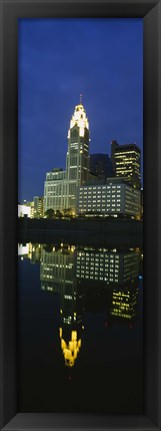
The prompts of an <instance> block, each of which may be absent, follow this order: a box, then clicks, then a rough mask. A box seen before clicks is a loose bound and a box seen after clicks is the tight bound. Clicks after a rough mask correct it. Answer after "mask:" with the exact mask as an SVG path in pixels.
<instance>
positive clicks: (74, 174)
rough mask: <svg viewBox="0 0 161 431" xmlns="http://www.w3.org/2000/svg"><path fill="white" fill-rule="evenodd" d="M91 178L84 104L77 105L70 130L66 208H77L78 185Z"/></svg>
mask: <svg viewBox="0 0 161 431" xmlns="http://www.w3.org/2000/svg"><path fill="white" fill-rule="evenodd" d="M88 178H89V123H88V118H87V116H86V111H85V109H84V107H83V105H82V104H81V103H80V105H77V106H76V107H75V111H74V114H73V116H72V119H71V121H70V128H69V130H68V151H67V156H66V182H67V195H66V208H72V209H75V208H76V193H77V187H78V186H80V185H82V184H83V183H84V182H85V181H87V180H88Z"/></svg>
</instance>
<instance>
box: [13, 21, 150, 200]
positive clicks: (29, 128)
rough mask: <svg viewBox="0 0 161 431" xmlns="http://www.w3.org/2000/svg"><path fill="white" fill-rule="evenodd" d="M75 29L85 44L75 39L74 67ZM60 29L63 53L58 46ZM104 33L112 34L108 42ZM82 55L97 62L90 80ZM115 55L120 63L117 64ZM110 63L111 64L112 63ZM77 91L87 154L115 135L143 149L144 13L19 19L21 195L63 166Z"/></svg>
mask: <svg viewBox="0 0 161 431" xmlns="http://www.w3.org/2000/svg"><path fill="white" fill-rule="evenodd" d="M67 30H68V33H67V34H66V31H67ZM76 30H79V32H80V36H81V37H83V42H82V43H83V46H86V48H88V49H85V50H83V48H82V45H80V47H79V50H78V52H77V57H78V58H77V57H76V58H75V59H74V63H73V71H72V69H71V65H70V60H71V59H72V58H73V54H74V52H75V47H76V41H75V39H72V36H73V35H74V33H75V32H76ZM122 30H123V33H122ZM41 31H42V34H41V35H40V33H41ZM56 34H57V36H59V38H58V40H57V46H56V43H55V39H54V37H53V39H52V36H54V35H56ZM42 35H43V36H44V37H43V44H42ZM65 35H66V37H67V49H66V53H65V48H63V41H64V37H65ZM40 36H41V37H40ZM60 36H61V37H60ZM107 36H108V37H110V36H113V39H112V41H113V43H112V44H111V42H110V41H109V39H108V37H107ZM81 37H80V40H81V41H82V39H81ZM120 37H121V40H120ZM85 39H86V45H84V41H85ZM69 40H70V42H72V41H73V42H72V44H71V45H68V43H69ZM103 40H104V41H106V42H108V43H107V53H106V52H105V50H104V46H103V47H102V49H100V50H99V49H98V48H99V46H100V47H101V46H102V45H101V42H102V41H103ZM110 40H111V39H110ZM52 41H53V44H52ZM49 42H50V43H49ZM96 42H97V43H96ZM123 42H124V43H123ZM131 42H133V43H132V45H131ZM95 43H96V46H95V47H94V45H95ZM89 48H90V49H89ZM52 53H53V55H52ZM83 53H84V56H82V54H83ZM67 54H68V57H69V58H68V62H67V63H66V65H67V68H66V69H67V70H66V74H65V72H64V70H63V65H64V62H66V60H67V58H66V56H67ZM69 54H70V55H69ZM121 54H122V57H121ZM123 54H124V55H123ZM53 57H54V59H53ZM42 58H44V62H42ZM82 58H83V64H85V66H86V67H85V68H83V67H81V70H80V67H79V66H80V64H81V63H80V60H81V59H82ZM87 58H88V61H89V60H90V61H91V60H92V59H93V64H92V66H93V69H92V70H95V66H96V64H97V68H96V70H95V73H94V76H93V78H92V77H91V79H90V81H88V79H89V76H90V75H91V63H90V61H89V63H90V65H89V64H88V63H86V60H87ZM118 58H119V59H120V63H118V67H117V68H116V64H117V61H118ZM31 60H32V61H31ZM78 60H79V61H78ZM110 60H111V62H112V64H111V62H110ZM49 63H50V64H51V66H52V67H51V68H49ZM107 63H108V66H109V67H108V68H106V66H107ZM110 64H111V66H110ZM127 65H128V67H127ZM40 66H41V67H40ZM54 66H55V68H54ZM82 66H83V65H82ZM114 66H115V68H116V69H113V67H114ZM77 68H78V70H77V71H76V69H77ZM104 69H105V70H104ZM126 69H127V70H126ZM84 70H85V71H84ZM114 70H115V74H114V76H113V79H112V80H111V79H110V76H112V75H111V74H112V72H113V71H114ZM49 71H50V73H49ZM105 71H106V74H107V77H106V76H105ZM37 72H39V73H38V76H36V74H37ZM59 72H60V76H58V75H59ZM130 72H131V73H130ZM63 74H64V78H63ZM36 77H37V78H38V79H36ZM74 77H75V80H74ZM98 77H99V79H98ZM101 77H102V81H103V82H101ZM127 77H128V82H127ZM48 78H50V79H48ZM51 78H52V79H51ZM95 79H96V81H95V82H93V80H95ZM97 79H98V82H97ZM72 80H73V81H72ZM75 81H76V82H75ZM93 84H95V85H93ZM110 84H111V87H112V88H111V87H110ZM116 84H117V86H116ZM34 86H35V88H34ZM56 86H57V87H58V88H57V89H56ZM114 88H115V91H114ZM103 89H104V92H103ZM100 90H101V91H100ZM80 93H83V105H84V106H85V109H86V112H87V116H88V118H89V123H90V131H91V136H90V138H91V142H90V148H89V153H90V154H93V153H105V154H109V155H110V142H111V141H112V139H116V140H117V141H118V143H119V144H121V145H122V144H129V143H132V142H136V144H137V145H138V146H139V147H140V149H141V151H142V149H143V148H142V145H143V143H142V115H143V112H142V111H143V106H142V20H141V19H130V20H129V19H123V20H122V19H112V20H111V19H97V20H96V19H85V20H84V19H67V20H62V19H61V20H60V19H56V20H54V19H53V20H51V19H50V20H49V19H48V20H46V19H45V20H44V19H43V20H20V22H19V200H21V201H22V200H24V199H27V200H32V199H33V196H34V195H39V196H41V195H43V187H44V181H45V174H46V172H49V171H51V170H52V169H53V168H54V167H61V168H65V155H66V151H67V131H68V128H69V121H70V118H71V114H72V111H73V108H74V106H75V105H76V104H77V103H79V95H80ZM112 95H113V97H112ZM54 96H55V98H54ZM107 96H109V97H107ZM130 101H132V102H130ZM121 107H122V109H121ZM110 108H111V109H110ZM67 117H68V118H67ZM125 124H126V126H125ZM55 150H56V151H55Z"/></svg>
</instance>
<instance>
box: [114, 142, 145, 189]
mask: <svg viewBox="0 0 161 431" xmlns="http://www.w3.org/2000/svg"><path fill="white" fill-rule="evenodd" d="M140 158H141V151H140V148H139V147H138V146H137V145H136V144H127V145H118V146H116V147H115V148H114V155H113V159H114V166H115V175H116V177H122V178H123V177H125V178H126V179H128V180H129V181H130V183H132V184H133V185H134V186H135V187H137V188H140V186H141V176H140Z"/></svg>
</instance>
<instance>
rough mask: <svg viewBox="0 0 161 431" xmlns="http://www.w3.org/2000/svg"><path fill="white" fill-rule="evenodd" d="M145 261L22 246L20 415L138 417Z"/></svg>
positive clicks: (131, 253) (130, 253)
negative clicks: (50, 413)
mask: <svg viewBox="0 0 161 431" xmlns="http://www.w3.org/2000/svg"><path fill="white" fill-rule="evenodd" d="M142 259H143V256H142V251H141V250H140V249H134V248H133V249H123V248H122V249H116V248H113V249H108V248H101V247H100V248H94V247H93V248H92V247H79V246H74V244H73V246H71V245H70V246H69V245H67V244H46V245H45V244H31V243H29V244H26V246H25V247H23V246H20V247H19V319H20V324H19V327H20V333H19V383H20V384H19V387H20V391H19V404H20V405H19V411H23V412H72V413H73V412H82V413H83V412H89V413H109V414H120V413H125V414H127V413H129V414H130V413H142V412H143V328H142V326H143V325H142V323H143V322H142V316H143V301H142Z"/></svg>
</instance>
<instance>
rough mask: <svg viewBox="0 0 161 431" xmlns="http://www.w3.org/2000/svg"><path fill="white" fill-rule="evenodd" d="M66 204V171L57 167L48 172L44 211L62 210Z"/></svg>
mask: <svg viewBox="0 0 161 431" xmlns="http://www.w3.org/2000/svg"><path fill="white" fill-rule="evenodd" d="M65 204H66V171H63V169H61V168H55V169H53V171H52V172H47V174H46V181H45V185H44V211H45V212H46V211H47V210H48V209H50V208H52V209H54V211H57V210H59V211H62V210H63V209H64V208H65Z"/></svg>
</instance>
